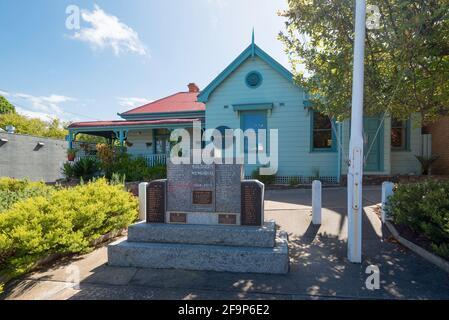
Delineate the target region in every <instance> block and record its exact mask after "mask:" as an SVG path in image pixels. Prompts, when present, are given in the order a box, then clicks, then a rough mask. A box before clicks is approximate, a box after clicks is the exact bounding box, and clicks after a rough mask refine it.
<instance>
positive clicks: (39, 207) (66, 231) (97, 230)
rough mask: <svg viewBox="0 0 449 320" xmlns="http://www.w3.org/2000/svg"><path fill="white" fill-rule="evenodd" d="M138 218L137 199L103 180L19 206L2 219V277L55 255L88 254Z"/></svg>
mask: <svg viewBox="0 0 449 320" xmlns="http://www.w3.org/2000/svg"><path fill="white" fill-rule="evenodd" d="M137 216H138V203H137V199H136V198H135V197H133V196H132V195H131V194H130V193H128V192H126V191H125V190H124V187H123V186H121V185H111V184H109V183H107V182H106V180H105V179H100V180H97V181H95V182H90V183H88V184H85V185H80V186H77V187H74V188H70V189H59V190H57V189H54V191H52V192H51V193H50V194H48V195H47V196H37V197H32V198H28V199H25V200H22V201H19V202H16V203H15V204H14V205H13V206H12V207H11V208H10V209H9V210H6V211H4V212H3V213H1V214H0V276H3V277H5V276H6V278H11V277H14V276H17V275H20V274H22V273H24V272H27V271H29V270H30V269H31V268H32V267H33V266H34V265H35V263H36V262H37V261H38V260H39V259H41V258H44V257H47V256H49V255H51V254H71V253H85V252H88V251H90V250H91V249H93V247H92V243H93V241H94V240H95V239H97V238H99V237H100V236H101V235H104V234H107V233H109V232H111V231H114V230H120V229H123V228H126V227H127V226H128V225H130V224H131V223H133V222H134V221H136V219H137Z"/></svg>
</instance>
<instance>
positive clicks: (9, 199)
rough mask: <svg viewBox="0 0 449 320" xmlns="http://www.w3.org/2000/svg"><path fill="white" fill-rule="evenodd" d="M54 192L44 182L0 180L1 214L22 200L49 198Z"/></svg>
mask: <svg viewBox="0 0 449 320" xmlns="http://www.w3.org/2000/svg"><path fill="white" fill-rule="evenodd" d="M52 190H53V188H51V187H49V186H47V185H46V184H45V183H43V182H29V181H27V180H15V179H12V178H0V213H1V212H2V211H5V210H7V209H9V208H10V207H11V206H12V205H13V204H14V203H16V202H18V201H20V200H24V199H28V198H31V197H36V196H44V197H47V196H49V195H50V193H51V192H52Z"/></svg>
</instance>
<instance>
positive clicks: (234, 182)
mask: <svg viewBox="0 0 449 320" xmlns="http://www.w3.org/2000/svg"><path fill="white" fill-rule="evenodd" d="M242 179H243V165H241V164H222V165H216V166H215V209H216V212H219V213H235V214H238V213H240V207H241V205H240V198H241V195H240V192H241V190H240V183H241V181H242Z"/></svg>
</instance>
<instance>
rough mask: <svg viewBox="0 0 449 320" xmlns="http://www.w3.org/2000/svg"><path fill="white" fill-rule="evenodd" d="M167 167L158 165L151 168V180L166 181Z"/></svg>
mask: <svg viewBox="0 0 449 320" xmlns="http://www.w3.org/2000/svg"><path fill="white" fill-rule="evenodd" d="M166 178H167V166H165V165H158V166H154V167H151V168H150V180H158V179H166Z"/></svg>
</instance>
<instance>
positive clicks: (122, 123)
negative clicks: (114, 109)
mask: <svg viewBox="0 0 449 320" xmlns="http://www.w3.org/2000/svg"><path fill="white" fill-rule="evenodd" d="M195 121H198V122H204V118H196V119H161V120H142V121H126V120H113V121H91V122H75V123H72V124H71V125H70V126H69V128H70V129H74V128H89V127H92V128H94V127H95V128H97V127H122V126H127V127H129V126H139V125H145V124H148V125H166V124H183V123H186V124H188V123H193V122H195Z"/></svg>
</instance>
